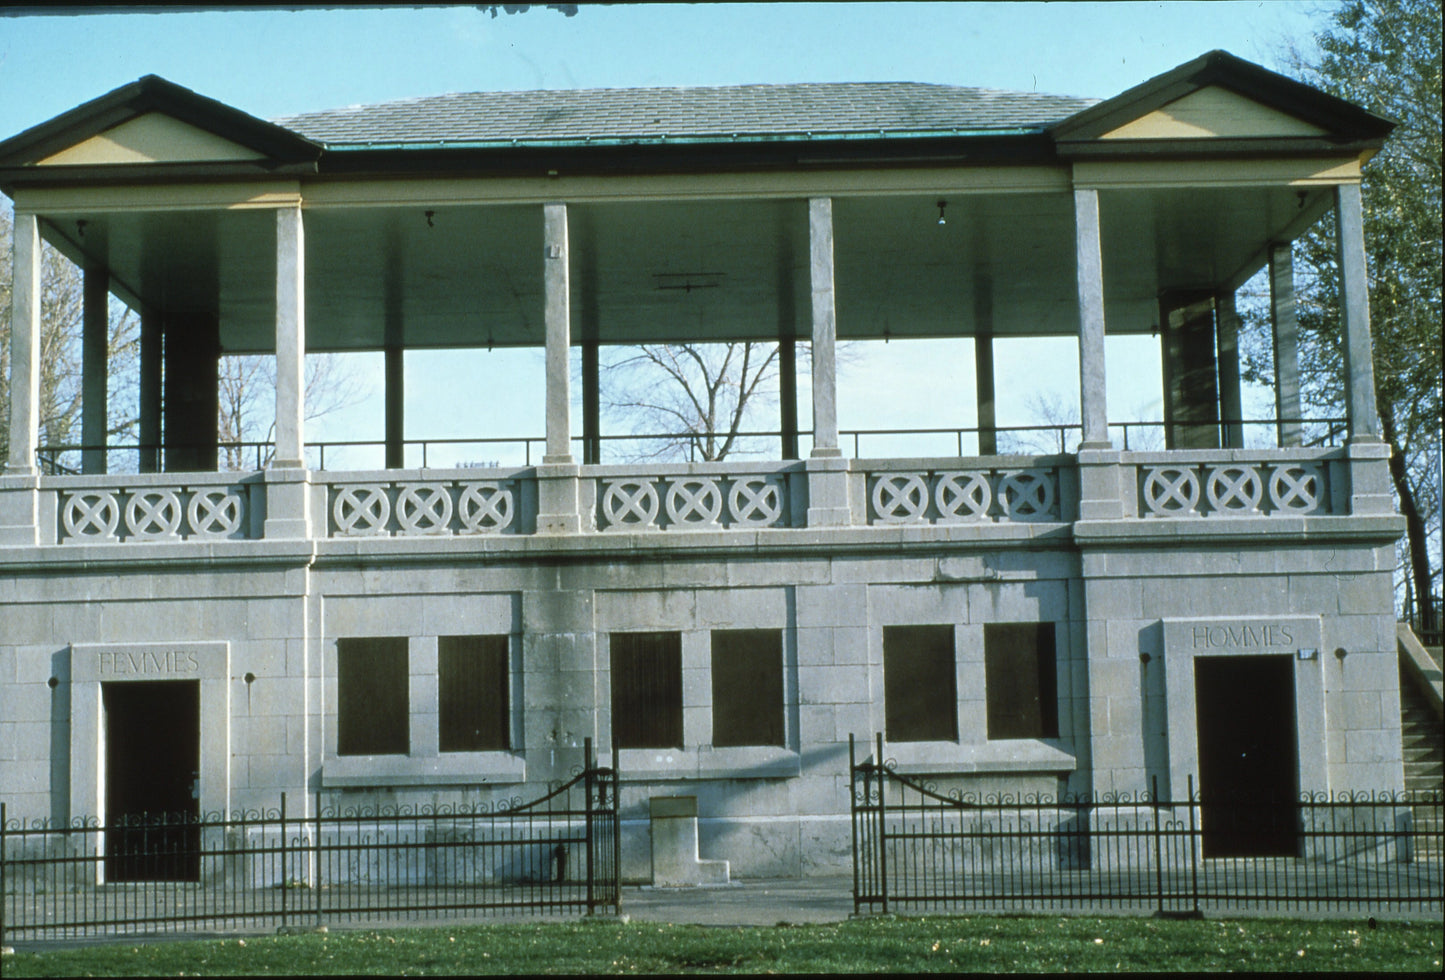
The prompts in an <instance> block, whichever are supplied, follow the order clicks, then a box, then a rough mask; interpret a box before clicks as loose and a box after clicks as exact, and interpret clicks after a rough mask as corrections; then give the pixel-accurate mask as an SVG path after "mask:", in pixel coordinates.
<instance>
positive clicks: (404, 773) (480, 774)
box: [321, 752, 527, 787]
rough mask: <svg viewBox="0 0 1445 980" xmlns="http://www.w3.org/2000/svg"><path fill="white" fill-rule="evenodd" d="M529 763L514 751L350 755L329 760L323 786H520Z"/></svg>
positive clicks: (323, 775)
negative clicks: (435, 754)
mask: <svg viewBox="0 0 1445 980" xmlns="http://www.w3.org/2000/svg"><path fill="white" fill-rule="evenodd" d="M526 780H527V763H526V760H525V759H524V758H523V757H522V756H521V755H514V754H512V753H511V752H448V753H447V754H446V755H437V756H428V757H425V758H418V757H414V756H409V755H348V756H335V757H332V758H329V759H327V760H326V764H325V765H324V766H323V767H322V769H321V785H322V786H335V787H348V786H465V785H469V784H473V783H521V782H526Z"/></svg>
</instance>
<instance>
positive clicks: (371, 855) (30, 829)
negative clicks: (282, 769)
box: [0, 742, 621, 941]
mask: <svg viewBox="0 0 1445 980" xmlns="http://www.w3.org/2000/svg"><path fill="white" fill-rule="evenodd" d="M586 759H587V765H586V766H585V767H584V768H583V769H582V770H581V771H580V772H578V773H577V775H575V776H574V777H573V778H572V779H570V780H569V781H567V782H565V783H563V784H561V785H559V786H557V787H556V788H555V789H553V790H552V791H551V792H549V793H547V794H546V795H545V796H543V797H541V798H540V799H536V800H532V801H530V802H524V801H522V800H520V799H502V800H499V801H496V802H492V803H485V804H483V803H479V804H474V805H466V804H457V805H436V806H421V807H398V806H365V805H363V806H346V805H342V804H338V803H336V802H328V801H327V800H325V799H324V798H323V796H322V794H320V793H318V794H317V795H316V796H315V797H314V798H313V803H314V805H313V807H312V808H311V812H309V813H300V814H298V813H293V812H292V811H291V810H289V809H288V805H287V799H286V795H285V794H282V796H281V800H280V805H279V806H278V807H276V808H274V809H268V810H264V811H249V812H244V813H237V814H234V815H232V816H230V817H225V816H222V815H207V816H204V817H202V818H200V819H195V818H190V819H185V818H171V819H167V818H164V817H144V818H140V819H135V820H131V821H127V822H126V823H124V824H121V823H114V824H111V825H108V826H102V825H100V824H98V823H96V822H95V821H93V820H76V821H74V822H72V823H71V824H69V825H67V826H51V825H49V823H48V821H35V822H29V821H11V820H9V819H8V818H7V817H6V815H5V812H4V804H0V894H3V899H4V901H3V903H0V908H3V918H0V939H3V940H6V941H11V940H15V939H59V938H74V937H85V936H104V935H116V934H146V933H161V932H185V931H192V930H205V929H258V928H268V927H273V926H280V927H288V926H295V927H301V926H313V925H322V924H326V923H328V922H340V921H367V920H373V921H376V920H388V921H408V920H415V919H437V918H463V917H473V916H478V915H497V914H508V913H534V914H535V913H554V914H567V913H585V914H589V915H590V914H592V913H594V912H597V911H602V910H608V909H610V910H612V911H616V910H617V909H618V903H619V901H620V895H621V890H620V872H619V869H620V864H621V863H620V855H619V843H620V841H619V837H618V826H617V791H618V783H617V772H616V770H615V769H610V768H602V767H600V766H598V765H597V763H596V760H595V759H594V757H593V756H592V750H591V744H590V742H589V744H588V745H587V747H586Z"/></svg>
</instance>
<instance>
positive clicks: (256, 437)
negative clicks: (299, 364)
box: [216, 354, 364, 470]
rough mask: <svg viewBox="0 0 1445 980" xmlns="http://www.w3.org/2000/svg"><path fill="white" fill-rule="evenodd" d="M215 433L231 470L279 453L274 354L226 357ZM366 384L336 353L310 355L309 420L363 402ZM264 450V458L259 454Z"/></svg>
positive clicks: (226, 466) (220, 373)
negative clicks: (277, 449) (277, 446)
mask: <svg viewBox="0 0 1445 980" xmlns="http://www.w3.org/2000/svg"><path fill="white" fill-rule="evenodd" d="M217 384H218V385H219V386H220V392H219V402H220V410H219V412H218V413H217V418H216V435H217V439H218V440H219V442H220V448H221V458H220V464H221V466H222V467H223V468H224V469H227V470H245V469H251V468H252V467H253V466H257V465H259V466H264V465H265V464H266V463H269V462H270V461H271V457H272V456H273V455H275V451H276V447H275V446H274V445H272V441H273V440H274V439H275V435H276V358H275V357H274V356H272V355H269V354H248V355H232V356H228V357H223V358H221V364H220V369H219V371H218V377H217ZM363 394H364V392H363V390H362V385H361V382H360V381H359V380H358V379H357V377H356V375H355V374H354V373H353V372H352V371H351V370H350V368H349V367H348V366H347V364H346V362H345V361H343V360H341V358H340V357H339V356H338V355H336V354H309V355H307V357H306V387H305V392H304V396H303V397H304V399H305V404H306V418H307V419H308V420H310V419H316V418H320V417H321V416H323V415H327V414H329V413H331V412H336V411H339V410H341V409H343V408H346V407H348V406H350V405H354V404H355V403H356V402H358V401H360V400H361V398H362V396H363ZM257 449H259V458H258V455H257V454H256V450H257Z"/></svg>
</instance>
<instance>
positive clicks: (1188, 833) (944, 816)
mask: <svg viewBox="0 0 1445 980" xmlns="http://www.w3.org/2000/svg"><path fill="white" fill-rule="evenodd" d="M880 760H884V755H883V740H882V738H881V737H879V738H878V739H877V742H876V749H875V754H874V755H873V757H872V758H871V759H868V760H866V761H861V762H860V761H859V760H858V758H857V751H856V747H855V746H854V744H853V741H852V739H851V738H850V740H849V762H850V765H851V770H852V833H853V907H854V911H855V912H865V911H867V912H884V913H886V912H890V911H901V910H909V911H917V910H940V911H964V910H986V911H1043V910H1055V909H1057V910H1120V911H1134V912H1142V911H1153V912H1155V913H1157V914H1161V915H1182V916H1197V915H1200V914H1202V913H1203V912H1205V911H1226V910H1241V909H1264V910H1279V911H1298V910H1326V911H1338V912H1354V911H1359V912H1373V911H1375V910H1391V911H1408V912H1432V913H1438V912H1439V911H1441V908H1442V902H1445V898H1442V885H1445V879H1442V873H1441V868H1442V866H1441V857H1442V846H1441V810H1442V796H1441V793H1440V792H1439V791H1438V790H1437V791H1434V792H1430V793H1416V794H1398V793H1384V794H1371V793H1354V794H1348V793H1347V794H1304V795H1303V796H1301V797H1300V798H1299V799H1297V800H1294V799H1290V800H1283V801H1282V800H1272V801H1257V800H1256V801H1244V800H1210V799H1207V798H1205V799H1201V797H1200V796H1199V795H1198V794H1197V793H1195V792H1194V784H1193V780H1192V779H1190V780H1189V792H1188V796H1187V799H1184V800H1169V799H1163V798H1161V797H1159V795H1158V794H1157V792H1153V793H1138V794H1120V795H1115V796H1104V797H1093V798H1085V797H1070V796H1061V797H1059V798H1048V797H1046V796H1043V795H1008V794H1002V793H1000V794H992V795H971V794H969V793H967V792H964V791H962V790H960V789H958V788H956V787H955V788H945V787H941V786H940V782H939V780H937V779H934V778H932V777H929V778H927V779H917V778H911V777H908V776H903V775H900V774H899V773H897V772H896V771H894V766H893V764H892V763H890V762H887V761H880Z"/></svg>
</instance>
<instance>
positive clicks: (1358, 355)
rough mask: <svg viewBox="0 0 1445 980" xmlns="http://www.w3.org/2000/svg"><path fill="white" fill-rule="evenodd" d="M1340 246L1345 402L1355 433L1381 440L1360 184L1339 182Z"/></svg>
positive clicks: (1337, 216)
mask: <svg viewBox="0 0 1445 980" xmlns="http://www.w3.org/2000/svg"><path fill="white" fill-rule="evenodd" d="M1335 228H1336V234H1337V237H1336V240H1335V248H1336V254H1337V257H1338V259H1339V266H1340V313H1341V317H1342V319H1343V321H1344V322H1343V324H1342V326H1343V327H1344V333H1345V405H1346V408H1347V410H1348V415H1349V426H1350V439H1351V440H1363V441H1367V442H1375V441H1377V440H1378V439H1379V438H1380V417H1379V415H1378V414H1377V409H1376V406H1375V368H1374V362H1373V359H1372V353H1371V345H1370V290H1369V280H1368V278H1367V276H1366V267H1365V220H1364V207H1363V203H1362V201H1361V198H1360V185H1359V184H1341V185H1339V186H1338V187H1336V188H1335Z"/></svg>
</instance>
